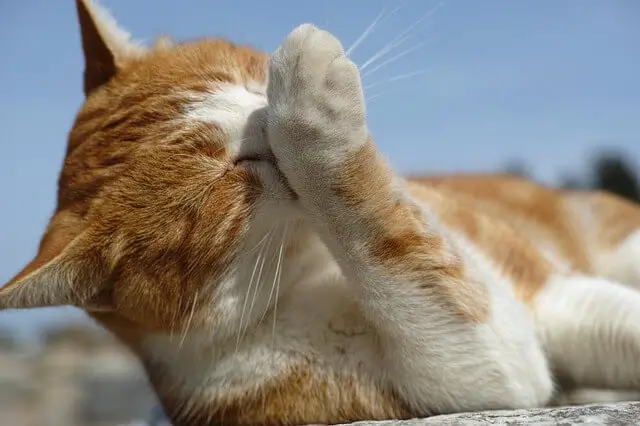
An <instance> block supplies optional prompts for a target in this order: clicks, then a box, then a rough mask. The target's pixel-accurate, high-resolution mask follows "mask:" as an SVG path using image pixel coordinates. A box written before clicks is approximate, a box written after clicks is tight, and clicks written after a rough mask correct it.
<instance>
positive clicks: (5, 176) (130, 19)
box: [0, 0, 640, 330]
mask: <svg viewBox="0 0 640 426" xmlns="http://www.w3.org/2000/svg"><path fill="white" fill-rule="evenodd" d="M102 3H103V4H104V5H106V6H107V7H108V8H109V10H111V12H112V14H113V15H114V16H115V17H116V19H117V20H118V22H119V23H120V24H121V26H123V27H125V28H126V29H127V30H129V31H130V32H131V33H132V34H133V35H134V37H135V38H137V39H140V40H152V39H153V38H154V37H155V36H156V35H157V34H159V33H164V34H170V35H172V36H174V37H175V38H177V39H180V40H184V39H190V38H199V37H204V36H226V37H228V38H230V39H232V40H234V41H237V42H243V43H249V44H252V45H254V46H256V47H258V48H261V49H264V50H266V51H273V50H274V49H275V48H276V47H277V45H278V44H279V43H280V42H281V41H282V40H283V38H284V37H285V36H286V34H287V33H288V32H289V31H290V30H291V29H292V28H294V27H295V26H296V25H298V24H300V23H303V22H312V23H315V24H316V25H319V26H321V27H324V28H326V29H329V30H330V31H332V32H333V33H334V34H336V35H337V36H338V37H339V38H340V39H341V40H342V41H343V43H344V44H345V46H349V45H351V44H352V43H353V42H354V41H355V40H356V39H357V38H358V36H359V35H360V34H361V33H362V32H363V31H364V30H365V28H367V26H368V25H369V24H370V23H371V22H372V21H373V20H374V19H375V18H376V16H377V15H378V14H379V13H380V12H381V11H383V10H384V9H385V8H387V10H389V11H391V10H393V9H396V7H398V6H400V7H399V9H398V10H397V11H396V12H395V13H394V14H393V15H391V16H388V17H387V18H386V19H384V20H383V21H382V22H380V23H379V24H378V25H377V27H376V29H375V31H374V32H373V33H372V34H371V35H370V36H369V37H368V38H366V39H365V41H364V42H362V43H361V44H360V45H359V46H358V48H357V49H356V50H355V51H354V53H353V55H352V57H353V59H354V60H355V61H356V62H357V63H358V64H360V65H362V64H364V63H365V62H366V61H367V60H368V59H369V58H371V57H372V56H373V55H375V54H376V53H377V52H379V51H380V49H381V48H383V47H384V46H385V45H387V44H388V43H389V42H391V41H392V40H394V39H395V38H396V37H397V36H398V35H400V34H401V33H402V32H403V31H404V30H406V29H407V28H408V27H410V26H411V25H412V24H414V23H415V22H416V21H418V20H419V18H420V17H421V16H423V15H424V14H425V13H426V12H427V11H429V10H431V9H432V8H434V7H435V6H436V5H437V4H438V0H366V1H365V0H352V1H339V0H317V1H300V0H271V1H258V0H251V1H250V0H226V1H222V0H190V1H178V0H171V1H170V0H165V1H154V0H136V1H130V0H103V2H102ZM414 30H415V31H414V32H412V34H413V37H412V38H410V39H409V40H407V41H406V43H405V44H403V45H402V46H399V47H396V48H395V49H393V50H392V51H391V52H389V53H388V54H387V55H386V56H384V57H383V58H381V59H380V60H379V61H377V62H376V63H373V64H371V65H370V66H369V67H367V68H366V69H365V73H366V72H371V73H370V74H368V75H366V77H365V87H368V88H367V96H368V97H370V98H371V102H370V105H369V116H370V122H371V127H372V129H373V132H374V135H375V137H376V139H377V142H378V145H379V147H380V148H381V149H382V150H383V151H384V152H385V154H386V155H387V156H388V157H389V159H390V160H391V162H392V163H393V164H394V165H395V166H396V167H397V168H398V169H399V170H401V171H429V172H443V171H471V170H473V171H489V170H494V169H496V168H499V167H501V166H503V165H504V164H505V163H506V162H508V161H510V160H513V159H521V160H523V161H525V162H526V163H527V164H529V165H530V167H531V170H532V171H533V172H534V173H535V175H536V176H537V177H539V178H541V179H543V180H546V181H553V180H554V179H556V178H557V177H559V176H560V175H562V174H563V173H564V171H580V169H581V168H582V167H583V166H584V164H585V161H587V160H588V159H589V158H590V155H591V154H592V153H593V151H594V149H597V148H600V147H608V148H620V149H622V150H624V152H626V153H627V154H628V155H629V157H630V158H632V159H634V161H635V159H640V55H639V54H638V52H640V2H638V1H637V0H608V1H602V0H519V1H509V0H500V1H499V0H482V1H477V0H476V1H473V0H449V1H448V2H446V3H445V5H444V6H443V7H440V8H439V9H438V10H437V11H436V12H435V13H434V14H433V15H431V17H430V18H428V19H425V20H422V21H420V22H419V23H418V25H416V26H415V27H414ZM0 40H1V41H0V43H2V49H1V52H2V64H3V66H2V67H0V126H1V128H2V134H1V136H0V195H1V199H2V201H3V206H2V208H1V209H0V283H3V282H5V281H7V280H8V279H9V278H10V277H11V276H12V275H13V274H15V273H16V272H17V271H18V270H19V269H20V268H21V267H22V266H23V265H24V264H25V263H26V262H27V261H28V260H29V259H30V258H31V256H32V255H33V254H34V252H35V250H36V247H37V244H38V240H39V238H40V235H41V233H42V231H43V229H44V227H45V225H46V223H47V220H48V218H49V215H50V214H51V211H52V209H53V207H54V200H55V191H56V179H57V175H58V172H59V168H60V165H61V162H62V156H63V153H64V149H65V143H66V134H67V132H68V130H69V127H70V125H71V123H72V120H73V118H74V115H75V113H76V111H77V109H78V108H79V106H80V103H81V101H82V93H81V73H82V69H83V64H82V57H81V51H80V40H79V33H78V27H77V23H76V14H75V10H74V2H72V1H70V0H66V1H51V0H23V1H2V2H0ZM421 43H423V44H422V45H420V44H421ZM414 47H415V50H412V51H411V52H410V53H408V54H406V55H403V56H401V57H400V58H398V59H397V60H395V61H392V62H390V63H388V64H387V65H385V66H383V67H380V68H378V69H375V68H376V64H378V65H379V64H381V63H382V62H384V61H385V60H387V59H391V58H393V57H394V56H397V55H399V54H402V53H403V52H405V51H406V50H408V49H409V50H410V49H413V48H414ZM407 74H415V75H413V77H410V78H404V79H403V78H398V77H402V76H406V75H407ZM636 164H638V163H636ZM61 313H63V314H61ZM69 315H72V316H74V312H73V311H71V310H63V311H61V310H38V311H28V312H23V313H8V312H3V313H0V326H3V325H12V326H15V327H20V328H21V329H23V330H25V329H29V330H30V329H33V328H34V327H37V326H38V325H41V324H43V323H49V322H51V321H56V320H59V319H60V318H69ZM75 315H77V313H76V314H75Z"/></svg>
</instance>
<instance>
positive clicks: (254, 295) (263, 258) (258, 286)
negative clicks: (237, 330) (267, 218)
mask: <svg viewBox="0 0 640 426" xmlns="http://www.w3.org/2000/svg"><path fill="white" fill-rule="evenodd" d="M271 241H273V233H271V235H270V237H269V240H268V241H267V243H266V246H265V254H264V255H263V256H262V261H261V262H260V269H259V270H258V277H257V278H256V285H255V287H254V289H253V296H252V299H251V305H250V306H249V313H248V320H247V323H246V324H245V327H244V330H242V334H241V335H240V339H241V340H242V339H243V338H244V335H245V334H246V333H247V330H248V329H249V320H250V319H251V314H252V312H253V307H254V305H255V303H256V298H257V295H258V291H259V290H260V289H261V288H262V285H261V284H260V278H261V277H262V270H263V268H264V263H265V260H266V259H267V254H266V253H267V251H268V247H269V246H270V245H271Z"/></svg>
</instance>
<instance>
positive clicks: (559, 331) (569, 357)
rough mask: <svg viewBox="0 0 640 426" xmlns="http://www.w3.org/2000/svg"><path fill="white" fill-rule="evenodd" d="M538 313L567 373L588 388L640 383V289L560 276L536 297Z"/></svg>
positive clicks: (555, 359) (551, 352)
mask: <svg viewBox="0 0 640 426" xmlns="http://www.w3.org/2000/svg"><path fill="white" fill-rule="evenodd" d="M535 313H536V318H537V325H538V331H539V334H540V337H541V339H542V341H543V344H544V346H545V349H546V352H547V354H548V356H549V357H550V361H551V364H552V365H553V366H554V368H555V369H556V370H558V371H559V372H560V375H561V376H562V377H568V378H571V379H572V380H573V381H574V382H575V383H577V384H579V385H581V386H583V387H593V388H600V389H634V388H635V389H637V388H639V387H640V363H638V359H639V357H640V292H637V291H635V290H633V289H630V288H629V287H626V286H623V285H621V284H618V283H616V282H613V281H610V280H607V279H604V278H598V277H588V276H570V277H556V278H554V279H552V280H550V281H549V282H548V283H547V285H546V286H545V288H544V289H543V291H542V292H541V293H540V295H539V296H538V297H537V298H536V301H535Z"/></svg>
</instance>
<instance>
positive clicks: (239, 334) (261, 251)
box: [234, 229, 273, 354]
mask: <svg viewBox="0 0 640 426" xmlns="http://www.w3.org/2000/svg"><path fill="white" fill-rule="evenodd" d="M272 230H273V229H272ZM270 234H271V231H269V232H267V233H266V234H265V236H264V237H263V238H262V239H261V240H260V242H259V243H258V244H257V245H256V247H258V246H259V245H260V244H261V243H262V242H263V241H265V240H266V238H267V237H268V236H269V235H270ZM254 249H255V247H254ZM265 249H266V244H265V245H263V246H262V248H261V250H260V252H259V253H258V256H256V262H255V264H254V265H253V270H252V271H251V277H250V278H249V285H248V286H247V292H246V294H245V295H244V302H243V304H242V312H241V313H240V323H239V324H238V336H237V337H236V350H235V352H234V354H236V353H237V352H238V348H239V347H240V336H241V331H242V324H243V322H244V313H245V311H246V309H247V303H248V302H249V293H251V288H252V286H253V277H254V276H255V273H256V270H257V269H258V264H259V263H260V258H261V257H262V256H264V253H265ZM256 285H257V284H256ZM247 321H248V320H247Z"/></svg>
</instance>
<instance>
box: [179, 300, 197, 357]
mask: <svg viewBox="0 0 640 426" xmlns="http://www.w3.org/2000/svg"><path fill="white" fill-rule="evenodd" d="M197 299H198V291H197V290H196V292H195V294H194V295H193V302H192V303H191V312H190V313H189V319H187V326H186V327H185V328H184V333H182V339H181V340H180V345H178V351H179V350H180V349H182V345H183V344H184V341H185V339H186V338H187V334H188V333H189V327H190V326H191V320H192V319H193V313H194V312H195V310H196V301H197Z"/></svg>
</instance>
